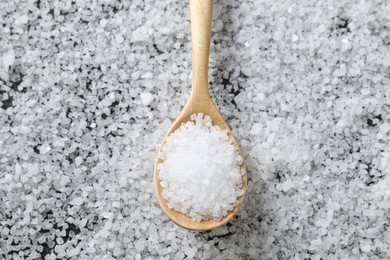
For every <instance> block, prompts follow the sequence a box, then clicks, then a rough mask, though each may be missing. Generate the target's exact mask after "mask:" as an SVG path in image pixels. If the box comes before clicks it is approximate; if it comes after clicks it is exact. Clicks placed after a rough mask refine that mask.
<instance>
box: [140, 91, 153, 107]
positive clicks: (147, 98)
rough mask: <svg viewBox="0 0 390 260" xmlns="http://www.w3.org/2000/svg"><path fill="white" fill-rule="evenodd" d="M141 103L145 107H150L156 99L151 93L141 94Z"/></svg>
mask: <svg viewBox="0 0 390 260" xmlns="http://www.w3.org/2000/svg"><path fill="white" fill-rule="evenodd" d="M140 98H141V102H142V104H143V105H144V106H148V105H149V104H150V103H152V101H153V99H154V97H153V95H152V94H151V93H141V94H140Z"/></svg>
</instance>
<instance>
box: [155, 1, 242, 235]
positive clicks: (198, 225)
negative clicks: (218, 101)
mask: <svg viewBox="0 0 390 260" xmlns="http://www.w3.org/2000/svg"><path fill="white" fill-rule="evenodd" d="M190 13H191V35H192V90H191V94H190V97H189V99H188V101H187V103H186V105H185V106H184V108H183V110H182V111H181V113H180V115H179V116H178V117H177V118H176V120H175V122H174V123H173V125H172V126H171V128H170V129H169V131H168V133H167V134H166V136H165V138H164V140H163V143H162V145H164V143H165V140H166V138H167V136H169V135H170V134H171V133H173V132H175V130H176V129H178V128H179V127H180V125H181V124H183V123H186V122H188V121H190V116H191V115H192V114H197V113H203V114H204V115H209V116H210V117H211V119H212V123H213V124H214V125H218V126H219V127H221V129H226V130H227V131H228V136H229V138H230V139H231V140H232V142H233V144H234V145H235V146H236V147H237V149H238V151H240V148H239V146H238V143H237V141H236V139H235V138H234V136H233V134H232V132H231V130H230V128H229V126H228V125H227V124H226V122H225V120H223V118H222V116H221V114H220V113H219V111H218V109H217V108H216V107H215V105H214V103H213V101H212V100H211V97H210V94H209V89H208V63H209V52H210V36H211V21H212V13H213V0H190ZM161 149H162V146H161V148H160V151H159V152H161ZM240 153H241V151H240ZM161 162H162V160H161V159H160V158H158V156H157V159H156V163H155V166H154V187H155V191H156V194H157V199H158V201H159V203H160V205H161V208H162V209H163V211H164V212H165V214H167V216H168V217H169V218H170V219H171V220H172V221H173V222H174V223H176V224H177V225H179V226H181V227H183V228H186V229H189V230H211V229H214V228H217V227H220V226H223V225H225V224H226V223H227V222H228V221H229V220H230V219H231V218H232V217H233V216H234V215H235V214H236V213H237V211H238V209H239V208H240V206H241V204H242V202H243V200H244V197H245V192H246V186H247V174H246V166H245V162H244V163H243V164H242V165H241V169H242V170H243V171H244V175H243V177H242V179H243V187H242V191H243V193H242V195H241V196H240V197H239V198H238V200H239V204H238V206H236V207H235V208H234V209H233V210H231V211H230V212H228V214H227V215H226V216H225V217H224V218H222V219H221V220H220V221H214V220H207V221H201V222H195V221H193V220H192V218H190V217H188V216H186V215H184V214H182V213H179V212H177V211H175V210H173V209H170V208H169V207H168V205H167V201H166V200H165V199H164V198H163V196H162V190H163V188H162V187H161V185H160V180H159V178H158V174H159V173H158V167H157V166H158V164H159V163H161Z"/></svg>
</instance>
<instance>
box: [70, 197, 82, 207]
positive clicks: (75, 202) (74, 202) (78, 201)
mask: <svg viewBox="0 0 390 260" xmlns="http://www.w3.org/2000/svg"><path fill="white" fill-rule="evenodd" d="M83 201H84V200H83V198H81V197H77V198H74V199H73V200H72V201H71V202H70V204H71V205H74V206H80V205H81V204H83Z"/></svg>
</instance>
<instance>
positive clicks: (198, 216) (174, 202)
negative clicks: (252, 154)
mask: <svg viewBox="0 0 390 260" xmlns="http://www.w3.org/2000/svg"><path fill="white" fill-rule="evenodd" d="M191 120H192V121H189V122H187V123H185V124H182V125H181V127H180V128H179V129H177V130H176V131H175V132H174V133H172V134H171V135H170V136H168V138H167V140H166V143H165V144H164V146H163V148H162V151H161V153H160V155H159V156H160V158H161V159H162V160H163V162H162V163H161V164H160V165H159V179H160V180H161V186H162V187H163V191H162V195H163V197H164V198H165V199H166V200H167V202H168V207H169V208H173V209H174V210H176V211H178V212H181V213H183V214H186V215H188V216H190V217H191V218H192V219H193V220H195V221H201V220H208V219H214V220H216V221H219V220H221V219H222V218H223V217H224V216H226V215H227V213H228V212H229V211H230V210H232V209H233V208H234V207H235V206H237V205H238V197H239V196H240V195H241V194H242V175H243V171H242V170H241V168H240V166H241V164H242V163H243V159H242V157H241V156H240V155H239V153H238V151H237V148H236V147H235V146H234V144H233V143H232V141H231V139H230V138H229V137H228V134H227V131H226V130H222V129H221V128H220V127H218V126H214V125H212V120H211V118H210V117H209V116H207V115H206V116H203V115H202V114H198V115H192V116H191Z"/></svg>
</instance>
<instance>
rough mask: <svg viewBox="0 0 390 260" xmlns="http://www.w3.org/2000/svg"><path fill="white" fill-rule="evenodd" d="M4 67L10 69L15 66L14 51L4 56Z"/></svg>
mask: <svg viewBox="0 0 390 260" xmlns="http://www.w3.org/2000/svg"><path fill="white" fill-rule="evenodd" d="M2 60H3V65H4V67H5V68H8V67H9V66H11V65H13V64H14V62H15V54H14V51H13V50H11V51H8V52H6V53H5V54H3V58H2Z"/></svg>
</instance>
